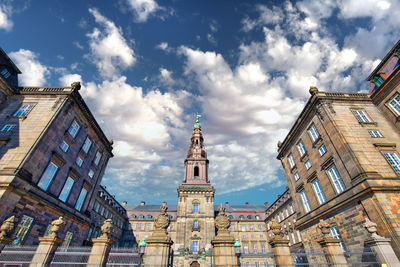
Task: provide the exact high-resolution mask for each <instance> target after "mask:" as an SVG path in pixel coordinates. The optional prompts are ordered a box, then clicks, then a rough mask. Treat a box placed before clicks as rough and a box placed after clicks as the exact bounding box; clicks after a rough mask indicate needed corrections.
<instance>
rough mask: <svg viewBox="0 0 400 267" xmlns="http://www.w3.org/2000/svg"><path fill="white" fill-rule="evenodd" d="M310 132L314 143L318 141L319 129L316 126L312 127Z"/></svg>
mask: <svg viewBox="0 0 400 267" xmlns="http://www.w3.org/2000/svg"><path fill="white" fill-rule="evenodd" d="M308 132H309V133H310V135H311V139H312V140H313V141H316V140H317V139H318V138H319V132H318V130H317V127H315V124H313V125H311V127H310V128H309V130H308Z"/></svg>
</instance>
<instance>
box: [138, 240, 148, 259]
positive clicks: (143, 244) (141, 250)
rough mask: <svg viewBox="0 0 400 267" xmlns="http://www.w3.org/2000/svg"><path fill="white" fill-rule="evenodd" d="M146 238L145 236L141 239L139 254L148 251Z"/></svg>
mask: <svg viewBox="0 0 400 267" xmlns="http://www.w3.org/2000/svg"><path fill="white" fill-rule="evenodd" d="M146 245H147V244H146V238H143V239H142V241H140V244H139V254H141V255H143V254H144V252H145V251H146Z"/></svg>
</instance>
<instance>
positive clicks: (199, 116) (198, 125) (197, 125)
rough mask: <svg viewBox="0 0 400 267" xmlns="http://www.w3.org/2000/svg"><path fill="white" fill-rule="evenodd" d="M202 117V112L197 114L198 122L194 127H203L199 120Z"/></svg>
mask: <svg viewBox="0 0 400 267" xmlns="http://www.w3.org/2000/svg"><path fill="white" fill-rule="evenodd" d="M200 118H201V115H200V114H197V115H196V123H195V124H194V128H199V129H201V125H200V121H199V119H200Z"/></svg>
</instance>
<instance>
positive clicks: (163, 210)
mask: <svg viewBox="0 0 400 267" xmlns="http://www.w3.org/2000/svg"><path fill="white" fill-rule="evenodd" d="M167 210H168V207H167V203H165V202H164V203H163V204H162V205H161V207H160V214H159V215H158V216H157V218H156V219H155V220H154V229H155V230H156V231H157V230H158V231H160V230H161V231H163V232H165V233H166V232H167V228H168V225H169V217H168V215H167Z"/></svg>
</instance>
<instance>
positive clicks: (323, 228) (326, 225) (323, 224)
mask: <svg viewBox="0 0 400 267" xmlns="http://www.w3.org/2000/svg"><path fill="white" fill-rule="evenodd" d="M330 227H331V226H330V225H329V223H327V222H326V221H324V220H322V219H321V220H319V224H318V228H319V229H320V230H321V233H322V236H323V238H330V236H329V228H330Z"/></svg>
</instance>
